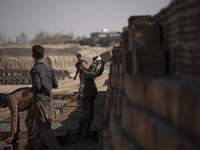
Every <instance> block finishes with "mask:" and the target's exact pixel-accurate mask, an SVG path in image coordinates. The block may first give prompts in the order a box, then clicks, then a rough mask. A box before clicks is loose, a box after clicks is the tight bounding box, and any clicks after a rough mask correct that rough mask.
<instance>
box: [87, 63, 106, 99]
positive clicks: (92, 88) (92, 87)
mask: <svg viewBox="0 0 200 150" xmlns="http://www.w3.org/2000/svg"><path fill="white" fill-rule="evenodd" d="M103 70H104V67H103V66H101V67H100V68H99V69H98V70H97V71H96V72H90V71H89V70H84V71H83V81H84V87H83V98H85V97H88V96H97V87H96V84H95V82H94V78H96V77H98V76H100V75H101V74H102V73H103Z"/></svg>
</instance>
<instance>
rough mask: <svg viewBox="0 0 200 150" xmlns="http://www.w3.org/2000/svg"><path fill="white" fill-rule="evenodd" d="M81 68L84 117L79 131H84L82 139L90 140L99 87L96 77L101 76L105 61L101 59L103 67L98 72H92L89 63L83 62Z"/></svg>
mask: <svg viewBox="0 0 200 150" xmlns="http://www.w3.org/2000/svg"><path fill="white" fill-rule="evenodd" d="M80 69H81V70H82V72H83V81H84V87H83V97H82V117H81V120H80V122H79V129H78V132H81V133H82V137H81V139H80V140H81V141H83V142H90V141H92V139H90V138H89V128H90V126H91V123H92V121H93V115H94V100H95V98H96V96H97V87H96V84H95V82H94V79H95V78H96V77H98V76H100V75H101V74H102V73H103V70H104V62H103V61H101V67H100V68H99V69H98V70H97V71H96V72H90V70H89V68H88V66H87V64H84V65H83V64H82V65H81V66H80Z"/></svg>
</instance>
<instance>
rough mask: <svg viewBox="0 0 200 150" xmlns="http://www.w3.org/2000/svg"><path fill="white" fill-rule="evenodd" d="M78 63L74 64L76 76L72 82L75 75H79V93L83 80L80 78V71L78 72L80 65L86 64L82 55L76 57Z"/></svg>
mask: <svg viewBox="0 0 200 150" xmlns="http://www.w3.org/2000/svg"><path fill="white" fill-rule="evenodd" d="M76 57H77V60H78V62H77V63H76V64H75V66H76V74H75V76H74V78H73V79H74V80H76V77H77V75H78V74H79V79H80V84H79V90H78V91H79V93H81V92H82V90H83V86H84V85H83V78H82V70H80V66H81V64H84V65H85V64H87V61H85V60H83V58H82V55H81V54H80V53H79V54H77V55H76Z"/></svg>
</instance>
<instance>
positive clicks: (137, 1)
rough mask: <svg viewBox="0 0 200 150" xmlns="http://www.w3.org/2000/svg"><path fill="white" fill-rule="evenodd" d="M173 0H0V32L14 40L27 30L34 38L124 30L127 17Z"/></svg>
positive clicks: (153, 10) (152, 10)
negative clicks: (48, 35)
mask: <svg viewBox="0 0 200 150" xmlns="http://www.w3.org/2000/svg"><path fill="white" fill-rule="evenodd" d="M170 1H171V0H101V1H99V0H98V1H97V0H57V1H56V0H0V33H2V34H3V35H4V36H5V37H6V38H11V39H12V40H15V38H16V36H18V35H20V34H21V32H24V33H25V34H26V36H27V37H28V38H29V40H31V39H32V38H34V37H35V35H36V34H37V33H39V32H41V31H44V32H47V33H49V34H55V33H62V34H69V33H73V34H74V36H75V37H76V36H87V37H89V36H90V33H91V32H100V31H101V30H102V29H108V31H119V32H121V31H122V28H123V27H125V26H127V25H128V18H129V17H130V16H135V15H152V16H153V15H155V14H156V13H158V12H159V11H160V10H161V9H162V8H165V7H167V6H168V4H169V3H170Z"/></svg>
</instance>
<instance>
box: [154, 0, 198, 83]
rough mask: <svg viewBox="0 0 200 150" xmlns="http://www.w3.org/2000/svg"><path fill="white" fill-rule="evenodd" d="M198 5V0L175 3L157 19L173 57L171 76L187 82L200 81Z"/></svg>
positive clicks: (155, 17) (161, 12) (165, 44)
mask: <svg viewBox="0 0 200 150" xmlns="http://www.w3.org/2000/svg"><path fill="white" fill-rule="evenodd" d="M199 5H200V2H199V1H198V0H183V1H179V0H174V1H172V2H171V3H170V5H169V6H168V7H166V8H164V9H162V10H161V11H160V12H159V13H158V14H156V15H155V16H154V20H155V21H156V22H157V23H158V24H159V25H160V26H161V29H162V39H163V40H162V44H163V47H164V49H165V50H166V52H167V54H168V57H169V58H170V59H169V61H168V68H169V73H170V74H171V75H175V76H177V77H179V78H183V79H184V80H185V79H187V80H193V81H199V80H200V76H199V75H200V71H199V68H200V63H199V60H200V49H199V38H200V36H199V22H200V19H199V17H198V16H199V14H200V9H199Z"/></svg>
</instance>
